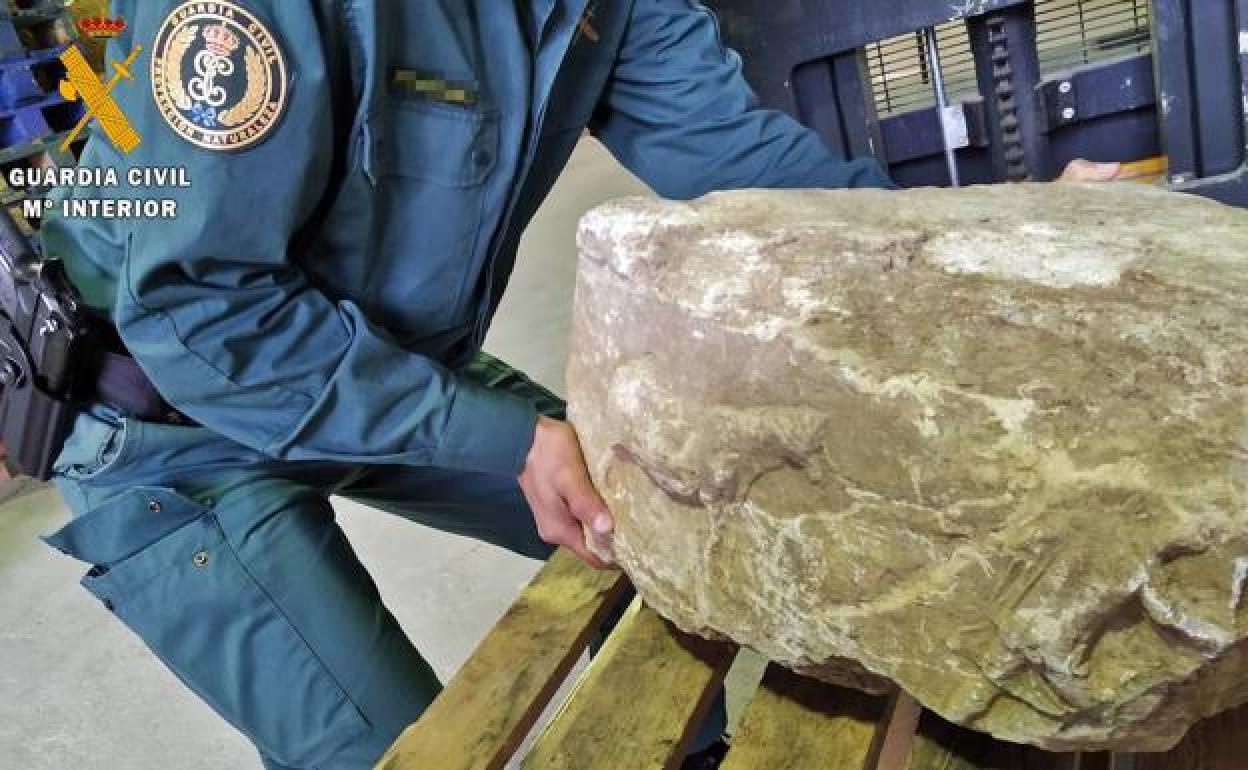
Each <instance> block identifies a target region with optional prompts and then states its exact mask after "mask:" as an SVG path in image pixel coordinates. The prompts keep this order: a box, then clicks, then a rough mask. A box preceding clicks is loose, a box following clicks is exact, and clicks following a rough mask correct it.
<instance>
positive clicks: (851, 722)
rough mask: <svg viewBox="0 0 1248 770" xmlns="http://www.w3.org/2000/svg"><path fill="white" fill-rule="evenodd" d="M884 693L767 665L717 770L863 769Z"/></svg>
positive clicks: (877, 727) (885, 700)
mask: <svg viewBox="0 0 1248 770" xmlns="http://www.w3.org/2000/svg"><path fill="white" fill-rule="evenodd" d="M888 705H889V700H888V698H885V697H873V696H870V695H866V694H864V693H861V692H858V691H857V690H849V689H846V688H844V687H836V686H835V685H830V684H825V683H823V682H818V681H816V680H813V679H809V678H806V677H801V676H798V675H797V674H794V673H793V672H791V671H788V670H787V669H785V668H782V667H781V666H778V665H776V664H774V663H773V664H771V665H770V666H768V667H767V671H766V673H765V674H764V675H763V683H762V686H761V687H760V688H759V690H758V692H757V693H756V694H755V695H754V697H753V699H751V700H750V704H749V706H748V707H747V708H746V711H745V717H744V718H743V720H742V722H741V727H740V729H738V730H737V732H736V734H735V735H734V736H733V740H732V750H731V751H729V752H728V757H727V759H726V760H725V761H724V764H723V765H722V770H761V769H762V768H775V769H776V770H826V769H827V768H836V770H868V768H869V764H868V762H869V760H870V754H871V750H872V748H873V745H874V743H875V735H876V733H877V731H879V730H880V729H881V723H882V722H883V720H884V717H885V714H886V711H887V707H888Z"/></svg>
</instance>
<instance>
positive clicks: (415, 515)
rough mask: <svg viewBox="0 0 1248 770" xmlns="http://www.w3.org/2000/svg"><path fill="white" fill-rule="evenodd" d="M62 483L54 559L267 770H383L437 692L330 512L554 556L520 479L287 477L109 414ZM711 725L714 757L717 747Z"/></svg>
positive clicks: (509, 374) (536, 398)
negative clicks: (383, 760) (383, 758)
mask: <svg viewBox="0 0 1248 770" xmlns="http://www.w3.org/2000/svg"><path fill="white" fill-rule="evenodd" d="M465 375H466V376H468V377H470V378H472V379H473V380H476V381H478V382H481V383H484V384H486V385H488V386H490V387H494V388H504V389H507V390H509V391H512V392H515V393H521V394H523V395H524V396H525V397H526V398H530V399H532V401H533V402H534V403H535V405H536V406H537V409H538V410H539V411H540V412H541V413H544V414H548V415H551V416H561V415H562V412H563V403H562V402H561V401H560V400H559V399H558V398H556V397H555V396H554V395H552V394H551V393H550V392H549V391H547V390H545V389H543V388H541V387H540V386H538V385H536V384H535V383H533V382H532V381H530V380H529V379H527V378H526V377H524V376H523V375H522V374H520V373H518V372H516V371H514V370H512V369H510V368H509V367H507V366H506V365H504V364H502V363H501V362H498V361H496V360H494V359H491V358H489V357H486V356H481V357H479V358H478V359H477V360H476V361H475V362H474V363H473V364H472V365H471V366H470V367H469V368H468V370H467V371H466V372H465ZM58 472H59V476H58V478H57V485H58V486H59V488H60V490H61V491H62V494H63V496H64V497H65V499H66V501H67V502H68V504H69V506H70V508H71V510H72V512H73V514H74V518H73V519H72V520H71V521H70V523H69V524H68V525H67V526H65V528H64V529H62V530H61V531H60V532H58V533H57V534H55V535H53V536H51V537H49V538H48V542H49V543H50V544H51V545H53V546H54V547H56V548H58V549H60V550H61V551H63V552H65V553H67V554H70V555H72V556H74V557H75V558H78V559H80V560H82V561H84V562H86V563H87V564H89V565H90V571H89V572H88V573H87V574H86V576H85V577H84V578H83V581H82V582H83V585H84V586H85V587H86V588H87V589H88V590H89V591H90V592H91V593H92V594H94V595H95V596H96V597H98V598H99V599H100V601H102V602H103V603H104V605H105V606H106V607H107V608H108V609H109V610H111V611H112V612H113V613H114V614H115V615H116V616H117V617H118V618H119V619H120V620H121V621H122V622H123V623H125V624H126V625H127V626H128V627H129V628H130V629H131V630H132V631H133V632H134V633H136V634H137V635H138V636H140V637H141V638H142V639H143V641H144V642H145V643H146V644H147V645H148V646H149V647H150V648H151V649H152V650H153V652H155V653H156V655H158V656H159V657H160V659H161V660H162V661H163V662H164V663H165V665H166V666H168V667H169V669H170V670H172V671H173V672H174V673H175V674H176V675H177V676H178V677H179V678H180V679H181V680H182V681H183V682H184V683H185V684H186V685H187V686H188V687H190V688H191V689H192V690H193V691H194V692H195V693H196V694H198V695H199V696H200V697H201V698H202V699H203V700H204V701H206V702H207V703H208V704H209V705H210V706H212V708H214V709H215V710H216V711H217V712H218V713H219V714H220V715H221V716H222V717H224V718H225V719H227V720H229V722H230V723H232V724H233V725H234V726H235V727H237V728H238V729H239V730H241V731H242V732H243V733H244V734H245V735H246V736H247V737H248V738H250V739H251V740H252V741H253V742H254V744H255V745H256V747H257V749H258V750H259V752H260V754H261V757H262V758H263V761H264V764H265V766H266V767H267V768H270V769H271V770H276V769H278V768H288V769H291V770H294V769H295V768H300V769H302V768H316V769H317V770H348V769H350V770H360V769H361V768H369V767H372V765H373V763H375V762H376V761H377V759H379V757H380V755H381V754H382V753H383V752H384V751H385V750H386V748H388V747H389V746H390V744H391V743H392V742H393V741H394V740H395V739H396V738H397V737H398V735H399V733H400V732H402V730H403V729H404V728H405V727H407V726H408V725H409V724H410V723H412V722H413V721H414V720H415V719H416V718H417V717H418V716H419V715H420V713H421V712H422V711H423V710H424V708H425V707H426V706H428V705H429V703H430V702H431V701H432V700H433V698H434V697H435V696H436V695H437V693H438V692H439V690H440V687H441V685H440V684H439V682H438V680H437V677H436V676H435V675H434V673H433V671H432V670H431V669H430V667H429V665H428V664H427V663H426V662H425V660H424V659H423V658H422V657H421V656H420V654H419V653H418V652H417V650H416V648H415V647H414V646H413V644H412V643H411V642H410V641H409V640H408V638H407V636H406V635H405V634H404V633H403V631H402V630H401V629H400V627H399V625H398V623H397V622H396V621H395V619H394V618H393V617H392V616H391V614H390V613H389V612H388V611H387V609H386V607H385V606H384V604H383V603H382V601H381V597H380V596H379V594H378V591H377V588H376V586H375V584H374V582H373V580H372V578H371V577H370V576H369V573H368V571H367V570H366V569H365V567H364V565H363V564H361V563H360V560H359V559H358V558H357V557H356V554H355V553H354V551H353V550H352V548H351V544H350V543H349V542H348V541H347V538H346V537H345V536H344V534H343V532H342V530H341V529H340V528H339V526H338V524H337V523H336V521H335V517H334V511H333V509H332V508H331V507H330V503H329V497H330V495H333V494H339V495H343V496H345V497H348V498H351V499H354V500H358V501H360V502H363V503H366V504H368V505H370V506H373V507H376V508H379V509H381V510H383V511H386V512H389V513H392V514H395V515H397V516H400V517H403V518H405V519H409V520H411V521H415V522H419V523H421V524H426V525H429V526H431V527H435V528H437V529H439V530H443V531H446V532H453V533H456V534H460V535H465V536H468V537H471V538H475V539H477V540H482V541H485V542H488V543H493V544H494V545H497V546H501V547H503V548H506V549H508V550H510V551H513V552H516V553H519V554H523V555H525V556H528V557H531V558H534V559H544V558H546V557H547V556H548V555H549V554H550V551H551V548H550V546H548V545H547V544H545V543H543V542H542V541H541V540H540V538H539V537H538V536H537V532H536V528H535V526H534V523H533V518H532V514H531V512H530V510H529V507H528V505H527V503H526V502H525V500H524V497H523V495H522V494H521V492H520V489H519V486H518V485H517V483H516V480H515V479H514V478H508V477H502V476H492V475H485V474H474V473H464V472H457V471H456V472H453V471H444V470H439V469H436V468H418V467H410V466H398V465H396V466H369V467H346V466H341V465H333V464H326V463H320V462H314V463H292V462H279V461H275V460H272V459H271V458H268V457H265V456H263V455H261V454H258V453H256V452H254V451H252V450H249V449H247V448H245V447H242V446H240V445H238V444H235V443H232V442H230V441H228V440H226V439H223V438H221V437H220V436H218V435H216V434H214V433H212V432H211V431H208V430H206V429H204V428H198V427H178V426H172V425H159V424H154V423H145V422H139V421H136V420H132V419H127V418H124V417H121V416H119V415H118V414H117V413H116V411H115V410H112V409H110V408H108V407H98V408H95V409H93V410H92V411H91V412H90V413H87V414H83V415H81V416H80V417H79V419H78V421H77V424H76V426H75V429H74V432H73V435H72V437H71V439H70V441H69V442H68V444H67V446H66V448H65V450H64V451H63V453H62V455H61V457H60V460H59V463H58ZM445 600H446V601H449V602H453V601H455V600H456V597H453V596H448V597H446V598H445ZM712 722H713V724H712V725H711V726H710V727H709V728H708V730H709V731H708V736H707V738H708V739H709V738H711V737H713V736H714V735H716V734H718V732H719V730H720V729H722V717H721V718H719V719H718V720H712Z"/></svg>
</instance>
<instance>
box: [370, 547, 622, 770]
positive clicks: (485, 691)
mask: <svg viewBox="0 0 1248 770" xmlns="http://www.w3.org/2000/svg"><path fill="white" fill-rule="evenodd" d="M626 585H627V581H626V579H625V578H624V576H623V575H622V574H621V573H619V572H599V571H596V570H593V569H591V568H590V567H589V566H588V565H586V564H584V563H583V562H581V560H580V559H578V558H577V557H576V556H575V555H574V554H573V553H571V552H570V551H567V550H566V549H560V550H559V551H557V552H556V553H555V555H554V556H552V557H551V559H550V561H549V562H547V564H546V566H545V567H543V568H542V570H541V572H539V573H538V574H537V577H535V578H534V579H533V582H532V583H530V584H529V586H528V587H527V588H526V589H525V590H524V592H523V593H521V594H520V598H519V599H518V600H517V601H516V603H515V604H514V605H512V607H511V609H510V610H508V611H507V614H506V615H504V616H503V618H502V620H500V621H499V622H498V625H496V626H495V627H494V629H493V630H492V631H491V632H490V634H489V635H488V636H486V638H485V640H484V641H482V642H481V644H480V646H478V647H477V650H476V652H474V653H473V655H472V657H471V658H469V660H468V662H467V663H465V664H464V666H463V667H462V668H461V669H460V671H459V673H457V674H456V675H455V677H454V678H453V679H452V680H451V682H450V684H448V685H447V687H446V689H445V690H443V692H442V694H441V695H439V696H438V698H437V700H435V701H434V702H433V704H432V705H431V706H430V707H429V708H428V710H426V711H425V713H424V715H423V716H421V718H420V719H419V720H418V721H417V722H416V724H414V725H413V726H412V727H410V728H408V729H407V731H406V732H404V733H403V735H402V736H400V737H399V740H398V741H396V742H395V744H394V745H393V746H392V747H391V748H390V751H388V752H387V753H386V755H385V756H384V757H382V759H381V762H380V763H379V764H378V765H377V768H378V770H427V769H428V768H438V770H498V768H502V767H503V766H504V765H506V763H507V761H508V760H509V759H510V758H511V756H512V754H514V753H515V751H516V748H517V747H518V746H519V745H520V742H521V741H522V740H524V737H525V736H526V735H527V734H528V732H529V730H531V729H532V727H533V723H534V722H536V721H537V719H538V717H539V716H541V713H542V710H543V709H544V708H545V706H546V704H547V702H549V700H550V699H551V697H553V695H554V694H555V691H556V690H557V689H558V688H559V685H560V684H561V683H562V682H563V680H564V679H565V678H566V677H567V675H568V671H569V670H571V668H572V666H573V665H574V664H575V663H576V661H577V659H578V658H579V657H580V655H581V652H582V651H583V650H584V648H585V647H586V645H587V644H588V643H589V640H590V638H591V636H592V635H593V633H594V632H595V631H596V630H597V629H598V627H599V626H600V625H601V624H602V622H603V619H604V618H605V616H606V614H607V613H608V612H609V611H610V609H611V608H612V607H613V606H614V603H615V602H616V601H618V600H619V599H620V597H621V596H622V594H623V591H624V589H625V586H626Z"/></svg>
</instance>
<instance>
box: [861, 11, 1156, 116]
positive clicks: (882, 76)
mask: <svg viewBox="0 0 1248 770" xmlns="http://www.w3.org/2000/svg"><path fill="white" fill-rule="evenodd" d="M1149 7H1150V6H1149V0H1036V3H1035V13H1036V46H1037V48H1038V54H1039V57H1040V69H1041V72H1043V73H1044V74H1046V75H1048V74H1051V73H1054V72H1058V71H1061V70H1065V69H1070V68H1072V67H1078V66H1082V65H1084V64H1092V63H1095V62H1100V61H1105V60H1107V59H1113V58H1117V57H1119V56H1124V55H1126V54H1132V53H1141V52H1146V51H1148V50H1150V48H1151V46H1152V40H1151V32H1150V13H1149ZM937 39H938V40H939V41H940V49H941V58H942V62H941V64H942V67H943V69H944V76H945V83H946V85H947V87H948V89H949V98H950V99H951V100H952V101H954V102H956V101H959V100H963V99H966V98H968V97H973V96H975V95H976V94H977V93H978V91H979V86H978V83H977V82H976V78H975V61H974V56H973V54H972V52H971V43H970V37H969V36H968V34H967V30H966V22H965V21H962V20H958V21H951V22H947V23H945V24H942V25H940V26H939V27H937ZM867 60H868V63H869V65H870V73H871V89H872V93H873V94H874V97H875V109H876V112H877V113H878V114H879V115H880V116H881V117H883V116H887V115H896V114H898V113H902V112H908V111H910V110H917V109H922V108H926V107H931V106H932V105H933V104H935V103H936V97H935V95H934V94H933V91H932V78H931V73H930V72H929V71H928V66H927V54H926V53H925V51H924V47H923V34H922V32H912V33H909V34H906V35H900V36H898V37H894V38H890V39H888V40H884V41H881V42H878V43H873V44H871V45H869V46H867Z"/></svg>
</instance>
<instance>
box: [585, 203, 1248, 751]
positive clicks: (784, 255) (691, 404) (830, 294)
mask: <svg viewBox="0 0 1248 770" xmlns="http://www.w3.org/2000/svg"><path fill="white" fill-rule="evenodd" d="M580 247H581V252H582V257H581V265H580V280H579V287H578V290H577V302H576V310H575V332H574V340H573V348H574V350H573V354H572V362H571V365H570V368H569V373H568V381H569V387H570V392H571V402H572V410H573V419H574V420H575V422H576V424H577V426H578V428H579V429H580V431H581V434H582V437H583V440H584V444H585V448H586V456H587V458H588V460H589V463H590V465H591V470H592V472H593V474H594V477H595V479H596V481H597V482H598V483H599V485H600V487H601V489H602V491H603V493H604V495H605V496H606V498H607V500H608V503H609V504H610V505H611V507H612V509H613V511H614V513H615V515H616V517H617V518H618V534H617V536H616V538H615V542H614V550H615V554H614V555H615V557H616V558H617V559H618V561H619V562H620V564H621V565H623V567H624V568H625V569H626V570H627V571H628V573H629V575H630V576H631V577H632V579H633V581H634V582H635V583H636V585H637V587H638V589H639V590H640V591H641V593H642V594H643V595H644V596H645V598H646V599H647V600H648V601H649V602H650V603H651V604H652V605H653V606H654V607H655V608H656V609H658V610H659V611H660V612H662V613H663V614H665V615H666V616H668V617H669V618H671V619H672V620H673V621H675V622H676V623H677V624H678V625H680V626H682V627H683V628H685V629H687V630H691V631H694V632H698V633H702V634H705V635H711V636H723V637H729V638H732V639H734V640H736V641H738V642H741V643H743V644H746V645H748V646H750V647H753V648H755V649H757V650H759V651H761V652H762V653H764V654H766V655H767V656H769V657H770V658H772V659H773V660H776V661H779V662H781V663H784V664H786V665H788V666H790V667H792V668H794V669H796V670H799V671H802V672H805V673H810V674H813V675H815V676H819V677H822V678H825V679H829V680H832V681H836V682H841V683H848V684H851V685H856V686H859V687H862V688H864V689H869V690H870V689H880V688H882V687H885V686H887V683H888V682H889V681H895V682H897V683H899V684H900V685H901V686H902V687H904V688H905V689H906V690H907V691H909V692H910V693H912V694H913V695H914V696H915V697H917V698H918V699H919V700H920V701H922V702H923V703H924V704H926V705H927V706H928V707H930V708H931V709H933V710H935V711H937V712H939V713H940V714H942V715H943V716H945V717H946V718H948V719H951V720H953V721H955V722H959V723H961V724H964V725H968V726H970V727H974V728H978V729H981V730H985V731H988V732H991V733H993V734H995V735H996V736H998V737H1001V738H1004V739H1008V740H1013V741H1022V742H1029V743H1034V744H1037V745H1040V746H1044V747H1047V748H1051V749H1091V748H1113V749H1118V750H1131V751H1140V750H1162V749H1166V748H1168V747H1170V746H1171V745H1172V744H1174V743H1175V742H1176V741H1177V740H1178V739H1179V738H1180V737H1181V736H1182V735H1183V733H1184V732H1185V731H1186V730H1187V728H1188V727H1189V726H1190V725H1191V724H1192V723H1193V722H1195V721H1196V720H1198V719H1200V718H1202V717H1205V716H1207V715H1210V714H1213V713H1215V712H1218V711H1220V710H1222V709H1225V708H1229V707H1231V706H1234V705H1237V704H1239V703H1242V702H1244V701H1248V641H1245V638H1246V637H1248V598H1246V597H1245V595H1244V594H1245V587H1246V583H1248V214H1245V213H1244V212H1241V211H1237V210H1233V209H1230V208H1226V207H1223V206H1220V205H1218V204H1215V203H1211V202H1209V201H1206V200H1202V199H1198V198H1195V197H1189V196H1182V195H1177V194H1171V193H1165V192H1162V191H1159V190H1152V189H1147V188H1138V187H1133V186H1101V187H1093V186H1073V185H1044V186H1041V185H1037V186H1012V187H993V188H974V189H967V190H961V191H942V190H922V191H912V192H903V193H889V192H874V191H867V192H844V191H839V192H836V191H828V192H824V191H751V192H739V193H726V194H717V195H713V196H710V197H708V198H705V199H703V200H700V201H697V202H693V203H688V204H685V203H669V202H660V201H652V200H642V199H637V200H626V201H621V202H617V203H612V204H609V205H606V206H604V207H601V208H599V209H597V210H595V211H594V212H592V213H590V214H589V215H588V216H587V217H586V218H585V220H584V222H583V224H582V227H581V231H580Z"/></svg>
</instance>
